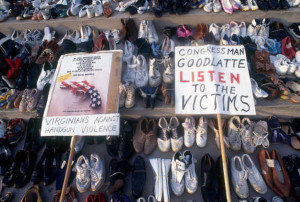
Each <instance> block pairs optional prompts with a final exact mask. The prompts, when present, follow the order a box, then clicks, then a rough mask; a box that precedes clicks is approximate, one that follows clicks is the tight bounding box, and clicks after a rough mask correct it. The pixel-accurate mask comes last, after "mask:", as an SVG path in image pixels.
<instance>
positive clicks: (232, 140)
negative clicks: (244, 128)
mask: <svg viewBox="0 0 300 202" xmlns="http://www.w3.org/2000/svg"><path fill="white" fill-rule="evenodd" d="M240 127H241V120H240V117H238V116H233V117H231V118H230V119H229V121H228V133H227V137H228V140H229V144H230V149H232V150H233V151H239V150H241V146H242V142H241V135H240Z"/></svg>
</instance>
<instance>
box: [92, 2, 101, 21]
mask: <svg viewBox="0 0 300 202" xmlns="http://www.w3.org/2000/svg"><path fill="white" fill-rule="evenodd" d="M93 7H94V10H95V16H96V17H99V16H101V15H103V6H102V3H101V1H100V0H93Z"/></svg>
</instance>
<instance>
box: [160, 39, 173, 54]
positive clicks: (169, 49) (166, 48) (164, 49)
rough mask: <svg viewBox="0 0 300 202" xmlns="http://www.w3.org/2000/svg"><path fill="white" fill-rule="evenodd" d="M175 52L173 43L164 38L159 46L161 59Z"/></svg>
mask: <svg viewBox="0 0 300 202" xmlns="http://www.w3.org/2000/svg"><path fill="white" fill-rule="evenodd" d="M174 51H175V42H174V41H173V40H172V39H170V38H169V37H168V36H166V37H165V39H164V41H163V43H162V45H161V53H162V57H167V56H169V55H170V54H171V53H173V52H174Z"/></svg>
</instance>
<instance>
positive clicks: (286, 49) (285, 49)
mask: <svg viewBox="0 0 300 202" xmlns="http://www.w3.org/2000/svg"><path fill="white" fill-rule="evenodd" d="M295 50H296V49H295V44H294V43H293V41H292V40H291V38H290V37H289V36H287V37H285V38H284V39H283V40H282V41H281V53H282V54H283V55H285V56H286V57H287V58H288V59H290V60H292V59H293V58H294V57H295V55H296V51H295Z"/></svg>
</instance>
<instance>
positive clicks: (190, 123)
mask: <svg viewBox="0 0 300 202" xmlns="http://www.w3.org/2000/svg"><path fill="white" fill-rule="evenodd" d="M181 125H182V127H183V128H184V136H183V137H184V138H183V139H184V146H186V147H191V146H193V145H194V143H195V132H196V124H195V119H194V117H192V116H191V117H186V118H185V121H184V122H183V123H182V124H181Z"/></svg>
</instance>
